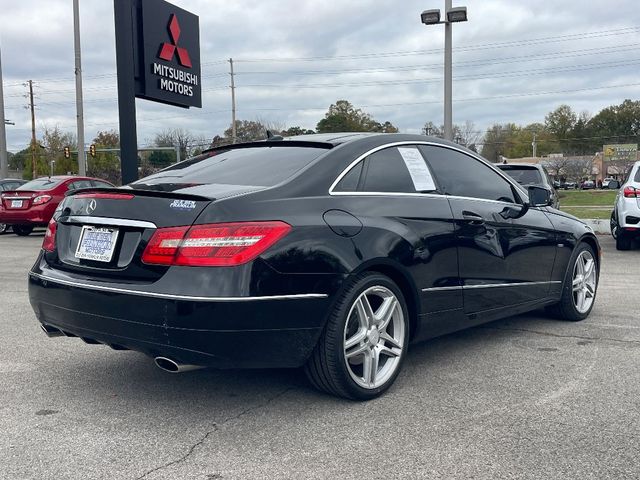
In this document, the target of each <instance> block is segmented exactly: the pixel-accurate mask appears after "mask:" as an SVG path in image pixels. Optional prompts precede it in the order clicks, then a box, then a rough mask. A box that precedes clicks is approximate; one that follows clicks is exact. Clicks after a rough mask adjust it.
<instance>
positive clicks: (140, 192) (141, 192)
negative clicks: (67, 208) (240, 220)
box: [65, 187, 215, 202]
mask: <svg viewBox="0 0 640 480" xmlns="http://www.w3.org/2000/svg"><path fill="white" fill-rule="evenodd" d="M80 193H122V194H127V193H129V194H133V195H136V196H140V197H156V198H178V199H182V200H196V201H201V202H202V201H206V202H212V201H214V200H215V198H210V197H205V196H202V195H193V194H191V193H178V192H164V191H161V190H147V189H135V188H129V187H114V188H104V187H98V188H95V187H93V188H92V187H89V188H80V189H78V190H72V191H71V192H67V193H66V194H65V197H73V196H75V195H78V194H80Z"/></svg>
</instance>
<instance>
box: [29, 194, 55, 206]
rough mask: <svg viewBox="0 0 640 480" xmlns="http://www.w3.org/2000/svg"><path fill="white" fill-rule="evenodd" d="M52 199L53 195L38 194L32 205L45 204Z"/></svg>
mask: <svg viewBox="0 0 640 480" xmlns="http://www.w3.org/2000/svg"><path fill="white" fill-rule="evenodd" d="M49 201H51V195H38V196H37V197H36V198H34V199H33V201H32V202H31V204H32V205H34V206H35V205H44V204H45V203H47V202H49Z"/></svg>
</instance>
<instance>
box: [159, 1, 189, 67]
mask: <svg viewBox="0 0 640 480" xmlns="http://www.w3.org/2000/svg"><path fill="white" fill-rule="evenodd" d="M168 28H169V36H170V37H171V43H167V42H164V43H163V44H162V45H160V53H159V54H158V58H161V59H162V60H166V61H167V62H170V61H172V60H173V57H174V55H175V54H176V53H177V54H178V62H179V63H180V65H182V66H183V67H187V68H191V67H192V64H191V57H189V52H187V49H186V48H183V47H179V46H178V39H179V38H180V24H179V23H178V17H176V15H175V13H172V14H171V18H170V20H169V27H168Z"/></svg>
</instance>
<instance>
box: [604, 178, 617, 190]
mask: <svg viewBox="0 0 640 480" xmlns="http://www.w3.org/2000/svg"><path fill="white" fill-rule="evenodd" d="M607 188H608V189H609V190H617V189H619V188H620V182H619V181H618V180H609V185H607Z"/></svg>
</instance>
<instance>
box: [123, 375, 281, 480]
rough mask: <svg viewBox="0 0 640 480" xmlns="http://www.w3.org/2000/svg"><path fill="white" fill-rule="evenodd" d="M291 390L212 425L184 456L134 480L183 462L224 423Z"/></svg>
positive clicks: (257, 408) (259, 407)
mask: <svg viewBox="0 0 640 480" xmlns="http://www.w3.org/2000/svg"><path fill="white" fill-rule="evenodd" d="M291 390H293V387H288V388H285V389H284V390H282V391H281V392H279V393H277V394H275V395H273V396H272V397H269V398H268V399H267V400H265V401H264V402H262V403H260V404H258V405H254V406H252V407H248V408H245V409H244V410H242V411H241V412H240V413H237V414H236V415H233V416H231V417H228V418H225V419H224V420H222V421H221V422H218V423H214V424H213V426H212V427H213V428H211V430H209V431H207V432H206V433H205V434H204V435H203V436H202V437H200V439H199V440H198V441H197V442H195V443H194V444H192V445H191V446H190V447H189V450H187V453H185V454H184V455H182V456H181V457H180V458H178V459H176V460H172V461H170V462H167V463H165V464H163V465H160V466H159V467H155V468H152V469H151V470H147V471H146V472H145V473H143V474H142V475H140V476H139V477H136V480H141V479H143V478H146V477H147V476H149V475H151V474H152V473H156V472H159V471H160V470H164V469H165V468H169V467H172V466H174V465H177V464H179V463H182V462H185V461H186V460H187V459H188V458H189V457H190V456H191V455H192V454H193V452H195V451H196V449H197V448H198V447H200V446H201V445H202V444H203V443H205V442H206V441H207V440H208V439H209V437H210V436H211V435H213V434H214V433H216V432H218V430H219V429H220V427H221V426H223V425H225V424H226V423H229V422H232V421H234V420H238V419H239V418H240V417H242V416H244V415H247V414H248V413H251V412H253V411H256V410H259V409H261V408H264V407H266V406H268V405H269V404H270V403H271V402H273V401H275V400H277V399H278V398H280V397H282V396H283V395H285V394H286V393H288V392H290V391H291Z"/></svg>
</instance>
